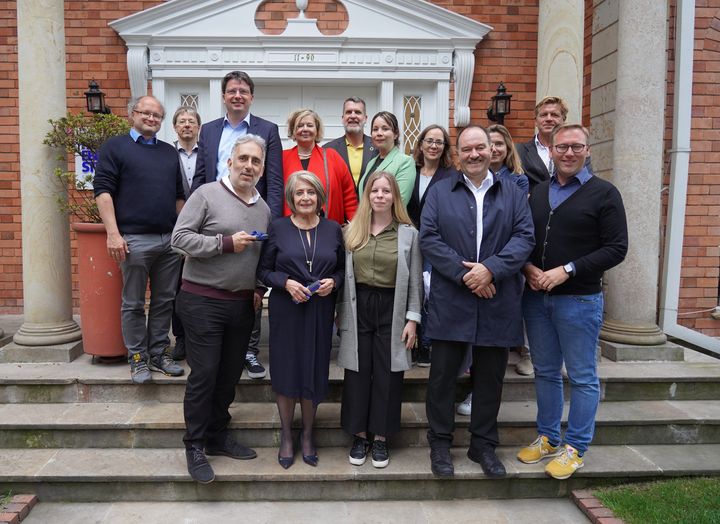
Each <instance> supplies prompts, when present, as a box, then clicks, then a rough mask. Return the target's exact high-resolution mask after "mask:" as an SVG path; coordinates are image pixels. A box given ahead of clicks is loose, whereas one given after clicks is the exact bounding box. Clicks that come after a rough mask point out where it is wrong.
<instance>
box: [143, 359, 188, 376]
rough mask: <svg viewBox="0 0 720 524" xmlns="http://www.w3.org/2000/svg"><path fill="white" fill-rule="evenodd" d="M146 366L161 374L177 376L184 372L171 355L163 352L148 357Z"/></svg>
mask: <svg viewBox="0 0 720 524" xmlns="http://www.w3.org/2000/svg"><path fill="white" fill-rule="evenodd" d="M148 368H149V369H150V371H157V372H158V373H162V374H163V375H168V376H170V377H179V376H180V375H182V374H183V373H185V370H184V369H183V368H182V366H181V365H179V364H177V363H175V361H174V360H173V359H172V357H171V356H170V355H168V354H167V353H163V354H162V355H160V356H159V357H150V362H148Z"/></svg>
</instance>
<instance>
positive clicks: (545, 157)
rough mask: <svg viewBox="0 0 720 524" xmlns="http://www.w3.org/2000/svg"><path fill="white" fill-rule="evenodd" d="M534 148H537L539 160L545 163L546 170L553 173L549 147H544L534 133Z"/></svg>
mask: <svg viewBox="0 0 720 524" xmlns="http://www.w3.org/2000/svg"><path fill="white" fill-rule="evenodd" d="M535 149H537V152H538V155H539V156H540V160H542V161H543V163H544V164H545V168H546V169H547V170H548V173H550V174H551V175H552V173H553V163H552V156H550V148H549V147H545V146H544V145H543V144H542V142H540V139H539V138H538V136H537V135H535Z"/></svg>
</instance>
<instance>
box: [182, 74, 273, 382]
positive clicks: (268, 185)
mask: <svg viewBox="0 0 720 524" xmlns="http://www.w3.org/2000/svg"><path fill="white" fill-rule="evenodd" d="M221 87H222V93H223V102H224V103H225V108H226V110H227V113H226V114H225V116H224V117H222V118H218V119H217V120H213V121H212V122H208V123H207V124H205V125H204V126H202V129H201V130H200V140H199V141H198V157H197V164H196V166H195V176H194V177H193V183H192V187H191V189H190V191H191V192H192V191H194V190H195V189H197V188H198V187H200V186H201V185H203V184H206V183H208V182H215V181H216V180H220V179H221V178H223V177H224V176H226V175H228V164H227V161H228V157H229V156H230V152H231V151H232V148H233V145H234V144H235V141H236V140H237V139H238V138H240V137H241V136H244V135H246V134H248V133H251V134H253V135H257V136H260V137H262V138H264V139H265V145H266V153H265V171H264V172H263V176H261V177H260V180H259V181H258V183H257V185H256V186H255V187H256V188H257V190H258V193H260V196H261V197H262V198H263V200H265V202H266V203H267V205H268V207H269V208H270V212H271V213H272V216H273V218H278V217H281V216H282V215H283V204H284V202H285V189H284V183H283V180H284V179H283V164H282V142H281V141H280V133H279V132H278V126H277V124H273V123H272V122H268V121H267V120H263V119H262V118H260V117H257V116H255V115H251V114H250V106H251V105H252V101H253V96H254V94H255V83H254V82H253V81H252V78H250V75H248V74H247V73H245V72H244V71H230V72H229V73H228V74H226V75H225V77H223V79H222V84H221ZM261 318H262V308H259V309H258V310H257V312H256V315H255V326H254V327H253V331H252V335H251V337H250V343H249V345H248V351H247V355H246V356H245V367H246V368H247V371H248V376H249V377H250V378H255V379H259V378H264V377H265V375H266V371H265V367H264V366H263V365H262V364H261V363H260V361H259V360H258V358H257V355H258V352H259V350H258V343H259V341H260V325H261V323H260V321H261Z"/></svg>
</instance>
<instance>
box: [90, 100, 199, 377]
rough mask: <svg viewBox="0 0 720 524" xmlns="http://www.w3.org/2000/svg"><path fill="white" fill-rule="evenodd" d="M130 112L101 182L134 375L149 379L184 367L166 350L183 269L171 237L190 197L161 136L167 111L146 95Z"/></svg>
mask: <svg viewBox="0 0 720 524" xmlns="http://www.w3.org/2000/svg"><path fill="white" fill-rule="evenodd" d="M128 113H129V117H130V122H131V124H132V128H131V129H130V133H129V134H127V135H122V136H116V137H113V138H111V139H109V140H107V141H106V142H105V143H104V144H103V145H102V146H101V147H100V151H99V154H98V163H97V168H96V172H95V180H94V188H95V201H96V202H97V206H98V211H99V212H100V217H101V218H102V221H103V224H104V225H105V230H106V231H107V249H108V254H109V255H110V256H111V257H112V258H113V259H114V260H115V261H117V262H118V264H119V265H120V270H121V271H122V274H123V290H122V305H121V312H120V313H121V315H120V318H121V323H122V332H123V340H124V342H125V346H126V347H127V349H128V360H129V361H130V377H131V378H132V381H133V382H134V383H136V384H145V383H147V382H150V380H151V376H150V371H158V372H161V373H164V374H166V375H172V376H179V375H182V374H183V372H184V370H183V368H182V367H180V366H179V365H177V364H176V363H175V362H174V361H173V360H172V357H170V355H168V353H167V352H166V349H167V348H168V346H169V345H170V339H169V337H168V332H169V330H170V318H171V316H172V308H173V299H174V298H175V290H176V287H177V281H178V277H179V271H180V256H179V255H178V254H177V253H174V252H173V251H172V249H171V248H170V237H171V234H172V230H173V227H174V226H175V220H176V218H177V214H178V213H179V211H180V209H181V208H182V205H183V203H184V202H185V195H184V192H183V183H182V176H183V175H182V171H181V169H180V161H179V159H178V154H177V150H176V149H175V148H174V147H173V146H172V145H170V144H167V143H165V142H161V141H160V140H158V139H157V137H156V134H157V132H158V131H159V129H160V125H161V124H162V120H163V118H164V117H165V110H164V109H163V107H162V104H160V102H159V101H158V100H157V99H156V98H155V97H152V96H143V97H140V98H138V99H137V100H134V101H133V102H131V103H130V104H129V105H128ZM148 279H149V280H150V311H149V314H148V319H147V323H146V321H145V290H146V288H147V283H148Z"/></svg>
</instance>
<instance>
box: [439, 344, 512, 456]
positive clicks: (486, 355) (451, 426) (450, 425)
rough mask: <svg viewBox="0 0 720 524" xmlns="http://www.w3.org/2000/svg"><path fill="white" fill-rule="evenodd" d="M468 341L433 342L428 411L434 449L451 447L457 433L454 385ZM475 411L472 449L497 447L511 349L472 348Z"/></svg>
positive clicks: (471, 415)
mask: <svg viewBox="0 0 720 524" xmlns="http://www.w3.org/2000/svg"><path fill="white" fill-rule="evenodd" d="M467 346H468V345H467V343H465V342H450V341H447V340H433V341H432V347H433V351H432V356H431V360H432V362H431V366H430V380H429V381H428V391H427V400H426V405H425V408H426V412H427V417H428V423H429V425H430V429H429V430H428V442H429V443H430V446H431V447H450V446H451V445H452V439H453V432H454V431H455V385H456V383H457V376H458V369H459V367H460V365H461V364H462V362H463V357H464V356H465V351H466V349H467ZM472 353H473V363H472V368H471V379H472V393H473V397H472V412H471V414H470V433H471V437H470V446H471V447H472V448H473V449H476V450H480V449H481V448H482V447H485V446H490V447H493V448H494V447H496V446H497V445H498V443H499V440H498V431H497V415H498V411H500V400H501V397H502V387H503V379H504V378H505V368H506V367H507V362H508V350H507V348H503V347H485V346H473V348H472Z"/></svg>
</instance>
